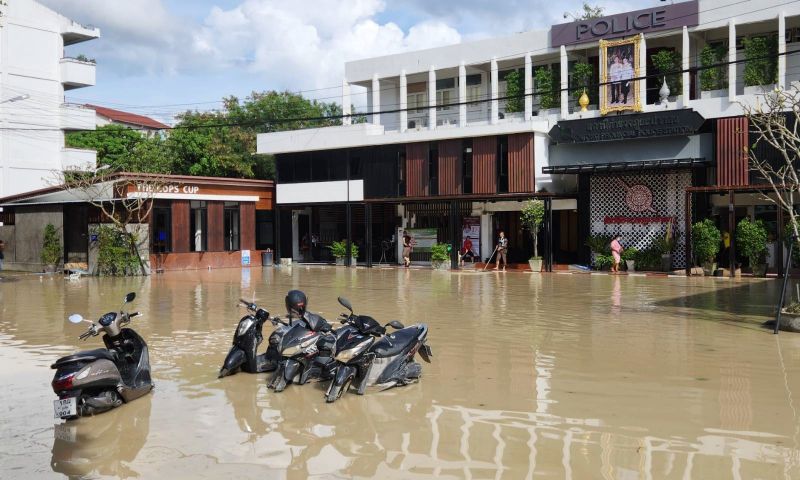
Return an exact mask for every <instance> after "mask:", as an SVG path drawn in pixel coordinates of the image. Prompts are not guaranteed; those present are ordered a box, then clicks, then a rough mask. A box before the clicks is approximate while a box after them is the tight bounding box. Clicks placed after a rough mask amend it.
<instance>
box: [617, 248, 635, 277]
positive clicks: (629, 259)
mask: <svg viewBox="0 0 800 480" xmlns="http://www.w3.org/2000/svg"><path fill="white" fill-rule="evenodd" d="M638 255H639V250H638V249H637V248H636V247H630V248H626V249H625V250H623V251H622V255H621V256H622V261H623V262H625V267H626V268H627V269H628V271H629V272H635V271H636V258H637V257H638Z"/></svg>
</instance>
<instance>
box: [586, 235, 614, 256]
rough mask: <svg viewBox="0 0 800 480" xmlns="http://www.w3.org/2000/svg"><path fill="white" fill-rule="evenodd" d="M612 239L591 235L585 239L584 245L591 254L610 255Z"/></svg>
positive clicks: (606, 236) (607, 236) (608, 236)
mask: <svg viewBox="0 0 800 480" xmlns="http://www.w3.org/2000/svg"><path fill="white" fill-rule="evenodd" d="M612 239H613V238H612V237H611V236H610V235H592V236H591V237H589V238H587V239H586V242H585V245H586V246H587V247H589V250H591V251H592V253H601V254H604V255H611V240H612Z"/></svg>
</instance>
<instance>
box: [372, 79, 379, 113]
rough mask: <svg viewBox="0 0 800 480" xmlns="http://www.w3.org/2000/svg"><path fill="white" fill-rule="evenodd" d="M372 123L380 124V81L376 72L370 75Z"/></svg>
mask: <svg viewBox="0 0 800 480" xmlns="http://www.w3.org/2000/svg"><path fill="white" fill-rule="evenodd" d="M372 124H373V125H380V124H381V81H380V80H378V74H377V73H376V74H375V75H373V76H372Z"/></svg>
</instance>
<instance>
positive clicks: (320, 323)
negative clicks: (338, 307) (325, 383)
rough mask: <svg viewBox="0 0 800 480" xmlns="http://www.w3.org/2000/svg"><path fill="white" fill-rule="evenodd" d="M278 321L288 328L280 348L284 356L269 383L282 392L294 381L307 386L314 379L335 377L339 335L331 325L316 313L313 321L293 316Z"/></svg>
mask: <svg viewBox="0 0 800 480" xmlns="http://www.w3.org/2000/svg"><path fill="white" fill-rule="evenodd" d="M275 320H276V321H278V322H280V323H282V324H283V325H284V326H286V327H288V328H287V329H286V331H285V332H284V333H283V336H282V337H281V339H280V343H279V347H278V351H279V352H280V354H281V357H282V359H281V361H280V363H278V368H277V369H276V370H275V373H273V374H272V378H271V379H270V381H269V383H268V384H267V386H268V387H269V388H271V389H273V390H274V391H275V392H282V391H283V390H284V389H285V388H286V386H287V385H289V384H291V383H294V384H298V385H303V384H305V383H306V382H308V381H309V380H310V379H313V378H317V379H320V380H326V379H329V378H331V374H332V373H331V372H332V371H331V368H332V366H333V365H334V364H335V362H334V360H333V349H334V348H335V346H336V337H335V336H334V335H333V334H332V333H331V327H330V325H329V324H328V323H327V322H326V321H325V320H324V319H322V318H321V317H318V316H316V315H315V316H312V317H310V320H308V319H306V318H299V319H292V318H290V319H289V320H288V322H286V323H284V322H282V321H281V320H280V319H277V318H276V319H275Z"/></svg>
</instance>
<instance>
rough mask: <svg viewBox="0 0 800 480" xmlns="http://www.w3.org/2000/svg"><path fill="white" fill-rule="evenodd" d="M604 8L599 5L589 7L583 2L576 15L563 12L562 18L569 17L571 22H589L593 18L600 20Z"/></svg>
mask: <svg viewBox="0 0 800 480" xmlns="http://www.w3.org/2000/svg"><path fill="white" fill-rule="evenodd" d="M604 10H605V7H601V6H599V5H589V2H583V6H582V7H581V10H579V11H578V12H576V13H571V12H564V18H568V17H571V18H572V20H573V21H576V22H577V21H579V20H591V19H593V18H600V17H602V16H603V11H604Z"/></svg>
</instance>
